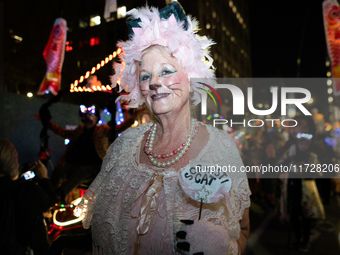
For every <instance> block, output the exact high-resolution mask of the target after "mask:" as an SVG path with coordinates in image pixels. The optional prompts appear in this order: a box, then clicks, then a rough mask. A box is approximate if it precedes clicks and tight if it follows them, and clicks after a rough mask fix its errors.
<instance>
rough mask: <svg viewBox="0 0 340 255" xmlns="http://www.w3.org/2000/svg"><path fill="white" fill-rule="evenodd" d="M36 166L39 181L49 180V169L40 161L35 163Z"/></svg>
mask: <svg viewBox="0 0 340 255" xmlns="http://www.w3.org/2000/svg"><path fill="white" fill-rule="evenodd" d="M34 164H35V165H36V168H35V170H34V172H35V174H36V175H37V176H38V178H39V179H43V178H48V175H47V168H46V167H45V165H44V164H43V163H41V161H40V160H38V161H35V163H34Z"/></svg>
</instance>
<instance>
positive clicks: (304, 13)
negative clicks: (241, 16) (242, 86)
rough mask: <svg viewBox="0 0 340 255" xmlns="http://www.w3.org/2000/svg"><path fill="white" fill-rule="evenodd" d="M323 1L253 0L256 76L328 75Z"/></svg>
mask: <svg viewBox="0 0 340 255" xmlns="http://www.w3.org/2000/svg"><path fill="white" fill-rule="evenodd" d="M322 2H323V1H322V0H312V1H306V0H294V1H280V0H274V1H272V0H271V1H270V0H249V15H250V22H249V23H250V33H251V51H252V68H253V69H252V70H253V77H268V76H277V77H297V73H298V68H297V58H298V56H299V55H301V70H300V71H301V72H300V77H325V74H326V71H325V70H326V69H325V57H326V56H327V48H326V41H325V34H324V28H323V17H322ZM300 44H301V45H302V47H300Z"/></svg>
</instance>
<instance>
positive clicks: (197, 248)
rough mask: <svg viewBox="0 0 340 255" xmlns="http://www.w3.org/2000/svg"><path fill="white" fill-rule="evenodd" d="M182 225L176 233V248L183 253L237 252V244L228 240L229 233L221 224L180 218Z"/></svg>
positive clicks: (194, 254)
mask: <svg viewBox="0 0 340 255" xmlns="http://www.w3.org/2000/svg"><path fill="white" fill-rule="evenodd" d="M181 222H183V223H184V225H183V226H182V227H181V230H180V231H178V232H177V233H176V236H177V240H178V241H177V248H178V249H180V250H182V251H185V252H187V253H185V254H192V255H209V254H238V244H237V242H236V241H230V240H229V233H228V231H226V230H225V229H224V228H222V227H221V226H217V225H215V224H213V223H211V222H209V221H204V220H198V221H195V222H194V221H193V220H181Z"/></svg>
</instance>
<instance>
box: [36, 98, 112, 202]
mask: <svg viewBox="0 0 340 255" xmlns="http://www.w3.org/2000/svg"><path fill="white" fill-rule="evenodd" d="M79 117H80V119H81V122H82V123H83V124H82V125H79V126H78V127H77V128H76V129H74V130H66V129H65V128H62V127H60V126H58V125H56V124H54V123H52V122H51V121H49V122H48V128H49V129H50V130H52V131H53V132H54V133H56V134H58V135H60V136H62V137H63V138H68V139H69V140H70V143H69V145H68V146H67V149H66V152H65V155H64V156H63V158H62V159H61V160H60V163H59V165H58V166H57V167H56V168H55V169H54V171H53V172H52V175H51V182H52V185H53V187H54V188H55V189H56V193H57V195H58V197H59V199H60V201H61V202H64V199H65V196H66V195H67V194H68V193H69V192H70V191H71V190H72V189H74V188H75V187H77V186H78V185H79V184H81V183H83V182H84V181H85V180H91V179H94V178H95V177H96V175H97V174H98V172H99V171H100V167H101V164H102V160H103V158H104V156H105V154H106V151H107V149H108V147H109V144H110V139H111V136H112V132H111V127H110V126H109V125H107V124H102V125H97V123H98V121H99V119H100V113H99V109H98V107H97V106H96V105H94V104H84V105H80V106H79ZM41 118H42V119H43V118H44V116H41ZM65 179H66V181H64V180H65Z"/></svg>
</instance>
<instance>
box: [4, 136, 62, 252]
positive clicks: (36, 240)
mask: <svg viewBox="0 0 340 255" xmlns="http://www.w3.org/2000/svg"><path fill="white" fill-rule="evenodd" d="M33 168H34V169H33ZM26 170H34V173H35V175H36V178H33V179H30V180H25V179H24V178H18V177H19V175H20V171H19V163H18V153H17V150H16V149H15V147H14V146H13V144H11V143H10V142H9V141H7V140H4V139H0V192H1V194H3V196H2V199H1V200H2V201H1V202H2V203H1V204H2V209H1V210H0V250H1V253H2V254H18V255H21V254H27V253H29V252H32V251H33V254H34V255H40V254H47V251H48V248H49V246H50V240H49V238H48V234H47V228H46V224H45V221H44V215H43V214H44V212H46V211H47V210H48V209H49V208H50V207H51V206H53V205H54V203H55V202H56V196H55V193H54V191H53V188H52V185H51V183H50V180H49V179H48V175H47V169H46V167H45V165H44V164H42V163H41V162H40V161H36V162H35V164H34V166H33V167H31V168H30V169H25V170H24V171H26ZM29 254H32V253H29Z"/></svg>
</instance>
